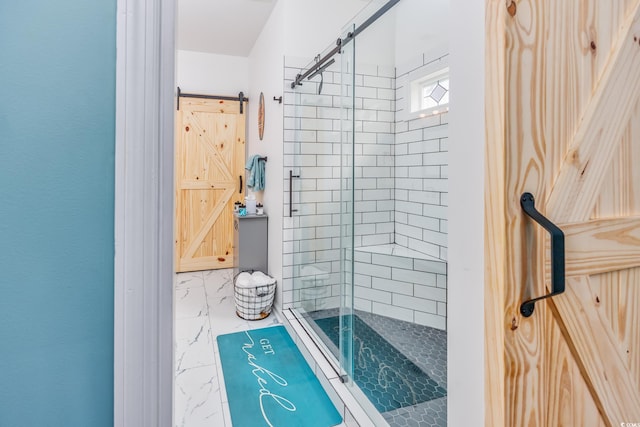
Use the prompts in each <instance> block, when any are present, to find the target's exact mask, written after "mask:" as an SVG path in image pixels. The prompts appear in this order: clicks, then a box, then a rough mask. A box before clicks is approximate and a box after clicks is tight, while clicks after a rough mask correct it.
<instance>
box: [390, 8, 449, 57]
mask: <svg viewBox="0 0 640 427" xmlns="http://www.w3.org/2000/svg"><path fill="white" fill-rule="evenodd" d="M449 7H450V0H428V1H427V0H402V1H401V2H400V3H398V4H397V5H396V6H394V7H393V9H392V10H395V28H396V38H395V63H396V65H398V66H401V65H403V64H405V63H406V62H407V61H410V60H412V59H413V58H414V57H415V56H416V55H420V54H422V53H423V52H429V51H430V50H432V49H434V48H438V49H440V48H441V46H443V45H444V46H446V45H447V43H448V40H449V28H448V26H449V20H448V19H447V17H448V16H449ZM445 51H446V48H445Z"/></svg>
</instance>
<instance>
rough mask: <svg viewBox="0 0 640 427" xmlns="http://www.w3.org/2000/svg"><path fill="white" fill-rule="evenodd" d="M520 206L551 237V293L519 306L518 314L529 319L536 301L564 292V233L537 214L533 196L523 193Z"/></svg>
mask: <svg viewBox="0 0 640 427" xmlns="http://www.w3.org/2000/svg"><path fill="white" fill-rule="evenodd" d="M520 206H522V210H523V211H524V213H526V214H527V215H528V216H529V217H530V218H531V219H532V220H534V221H535V222H537V223H538V224H540V225H541V226H542V228H544V229H545V230H547V231H548V232H549V234H550V235H551V293H549V294H547V295H543V296H541V297H537V298H532V299H530V300H527V301H525V302H523V303H522V304H521V305H520V313H521V314H522V315H523V316H524V317H529V316H531V315H532V314H533V309H534V308H535V304H536V301H540V300H542V299H545V298H549V297H552V296H555V295H559V294H561V293H563V292H564V233H563V232H562V230H560V229H559V228H558V226H556V225H555V224H554V223H552V222H551V221H549V220H548V219H547V218H545V217H544V216H543V215H542V214H541V213H540V212H538V210H537V209H536V206H535V199H534V197H533V194H531V193H523V194H522V196H520Z"/></svg>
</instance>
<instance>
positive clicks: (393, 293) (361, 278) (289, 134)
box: [283, 56, 448, 329]
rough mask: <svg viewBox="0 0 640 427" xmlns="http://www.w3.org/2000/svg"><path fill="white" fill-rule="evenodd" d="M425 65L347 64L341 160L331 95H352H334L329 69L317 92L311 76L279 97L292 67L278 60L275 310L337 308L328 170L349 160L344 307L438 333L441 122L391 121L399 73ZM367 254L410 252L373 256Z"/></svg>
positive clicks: (336, 221)
mask: <svg viewBox="0 0 640 427" xmlns="http://www.w3.org/2000/svg"><path fill="white" fill-rule="evenodd" d="M438 59H440V58H436V60H438ZM433 60H434V59H430V60H425V59H424V57H423V56H420V61H416V64H413V65H412V66H413V68H411V70H408V71H407V72H405V73H404V74H403V75H400V76H396V73H397V72H398V71H397V70H395V69H394V68H392V67H391V68H390V67H382V66H375V65H362V66H357V67H356V76H355V84H356V85H355V120H354V128H353V130H355V137H354V140H355V146H354V147H353V152H349V153H345V155H344V156H343V155H342V151H341V150H343V149H344V147H341V144H340V141H341V135H340V132H341V114H348V115H349V118H351V117H353V116H352V115H351V114H353V112H352V110H346V111H345V110H342V109H341V106H342V105H343V103H344V102H345V99H344V97H343V96H342V91H343V90H352V88H345V89H343V88H341V86H340V80H341V76H340V65H339V63H336V64H334V65H333V66H331V67H329V68H328V69H327V70H326V71H324V73H323V80H324V82H323V85H322V93H321V94H318V93H317V91H318V83H319V81H320V79H319V77H316V78H314V79H313V80H305V81H304V82H303V84H302V86H298V87H297V88H296V89H295V90H294V89H291V81H292V79H293V78H294V77H295V76H296V75H297V74H298V73H300V72H301V69H300V68H296V66H298V65H299V63H294V62H292V61H289V60H288V59H285V81H284V92H285V93H284V116H285V118H284V127H285V128H284V168H285V171H284V172H285V174H284V176H285V180H284V182H283V190H284V191H285V205H284V215H285V221H284V230H283V251H284V257H283V262H284V269H283V289H284V294H283V300H284V301H283V302H284V306H285V308H287V307H290V306H292V305H293V306H297V307H301V308H303V309H304V310H305V311H314V310H321V309H329V308H335V307H337V305H338V304H339V302H340V301H339V296H340V196H341V194H340V192H341V188H340V183H341V182H340V174H341V171H340V168H341V163H343V164H344V162H345V160H347V161H351V159H353V161H355V177H356V180H355V189H354V191H353V197H354V200H355V206H354V214H353V217H354V224H353V231H354V246H355V247H356V252H355V266H354V267H355V271H354V285H355V293H354V297H355V308H357V309H360V310H363V311H367V312H372V313H376V314H381V315H385V316H388V317H394V318H397V319H401V320H407V321H411V322H416V323H421V324H425V325H428V326H432V327H437V328H439V329H445V328H446V245H447V235H446V233H447V225H446V224H447V222H446V213H447V212H446V206H447V180H446V177H447V174H446V170H447V169H446V168H447V162H448V159H447V134H448V128H447V126H448V125H447V119H446V114H442V115H437V116H429V117H424V118H417V119H414V120H408V121H404V120H397V117H399V115H398V114H397V113H398V112H399V111H402V108H404V102H403V99H402V97H403V96H404V93H405V88H404V86H403V85H406V84H408V83H409V78H408V77H409V76H408V75H409V71H411V72H412V73H415V72H419V71H420V68H421V67H422V66H424V64H426V63H430V62H433ZM418 62H420V64H418ZM400 116H401V115H400ZM345 131H349V135H350V131H351V129H347V130H345ZM352 154H353V157H351V155H352ZM289 170H293V174H294V175H300V178H294V180H293V183H292V189H293V193H292V202H293V206H292V207H293V209H297V210H298V211H297V212H295V213H294V217H293V218H287V217H288V216H289V208H290V207H289V198H288V194H287V193H288V191H289ZM378 247H381V248H385V247H405V248H409V249H410V250H413V251H416V252H414V253H413V255H411V251H409V255H407V256H398V255H394V254H393V252H394V251H393V250H391V252H390V253H389V254H386V253H385V251H381V253H376V252H380V251H378V250H377V249H376V248H378ZM370 248H373V249H370ZM349 258H350V257H349Z"/></svg>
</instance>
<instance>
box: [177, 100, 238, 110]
mask: <svg viewBox="0 0 640 427" xmlns="http://www.w3.org/2000/svg"><path fill="white" fill-rule="evenodd" d="M238 99H239V98H238ZM246 105H247V104H246V102H245V103H244V107H245V108H244V109H243V111H247V109H246ZM183 110H191V111H196V112H198V111H200V112H203V113H220V114H240V103H239V102H238V101H227V100H224V99H206V98H187V97H185V98H180V110H179V111H183Z"/></svg>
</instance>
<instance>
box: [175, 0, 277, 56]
mask: <svg viewBox="0 0 640 427" xmlns="http://www.w3.org/2000/svg"><path fill="white" fill-rule="evenodd" d="M276 1H277V0H178V34H177V47H178V49H180V50H193V51H198V52H209V53H217V54H220V55H233V56H249V53H250V52H251V48H252V47H253V45H254V43H255V42H256V39H257V38H258V36H259V35H260V32H261V31H262V28H263V27H264V25H265V23H266V22H267V19H268V18H269V15H270V14H271V11H272V10H273V7H274V6H275V4H276Z"/></svg>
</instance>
